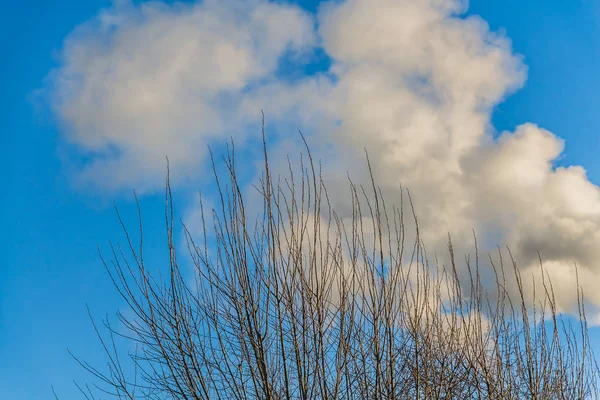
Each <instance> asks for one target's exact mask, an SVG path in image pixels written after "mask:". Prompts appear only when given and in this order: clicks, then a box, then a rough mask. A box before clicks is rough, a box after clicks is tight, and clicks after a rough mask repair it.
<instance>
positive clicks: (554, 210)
mask: <svg viewBox="0 0 600 400" xmlns="http://www.w3.org/2000/svg"><path fill="white" fill-rule="evenodd" d="M466 7H467V4H466V2H465V1H454V0H347V1H345V2H335V3H328V4H325V5H323V6H322V7H321V9H320V12H319V14H318V16H317V20H318V30H317V31H316V32H315V30H314V27H313V20H312V19H311V17H310V16H308V15H307V14H306V13H304V12H303V11H301V10H300V8H299V7H297V6H293V5H282V4H276V3H267V2H266V1H251V2H242V1H234V0H226V1H216V0H212V1H206V2H205V3H203V4H195V5H190V6H184V5H178V6H166V5H161V4H160V3H147V4H145V5H143V6H141V7H133V6H127V7H123V8H118V7H117V8H115V9H112V10H111V11H109V12H106V13H104V14H102V15H101V16H100V17H99V18H98V19H97V20H95V21H93V22H92V23H88V24H86V25H84V26H83V28H81V29H79V30H78V31H77V32H75V33H73V34H72V35H71V36H70V38H69V39H68V40H67V41H66V43H65V48H64V49H63V55H64V60H63V63H62V65H61V67H60V68H58V69H57V70H56V71H55V72H54V73H53V74H51V78H50V82H51V83H50V92H51V98H52V100H53V103H52V104H53V107H54V109H55V110H56V113H57V115H58V116H59V118H60V119H61V121H62V122H63V124H64V127H65V138H66V140H68V141H70V142H72V143H75V144H76V145H78V146H79V147H80V149H81V150H82V151H83V152H91V153H93V154H95V155H96V156H98V155H100V156H102V155H104V158H102V157H99V158H97V161H95V162H94V163H92V164H91V165H89V166H87V167H85V168H84V169H82V170H81V171H80V175H79V179H80V180H83V181H86V182H93V183H95V184H96V185H100V186H101V187H104V188H108V189H115V188H120V187H122V186H129V187H130V186H136V187H138V188H139V187H140V185H142V186H145V187H146V188H147V189H154V188H157V187H161V186H160V185H162V179H160V178H162V177H163V174H164V161H163V160H164V156H165V155H168V156H169V157H170V160H171V162H172V164H173V165H174V171H173V177H174V178H176V179H185V178H189V177H193V176H194V174H196V173H197V172H198V170H197V167H198V165H199V164H200V162H201V161H202V159H203V152H204V150H205V146H206V144H208V143H212V142H215V141H217V142H218V141H223V140H225V139H226V138H227V137H228V136H229V135H233V136H234V139H235V140H236V141H237V142H238V143H240V142H241V141H243V140H244V138H245V137H246V135H247V133H246V132H247V131H246V130H245V129H244V128H245V126H247V124H248V123H249V122H252V121H256V118H257V117H259V116H260V115H259V113H258V110H259V109H260V108H263V109H264V110H265V111H266V114H267V119H268V121H271V122H273V123H276V124H278V125H280V126H285V127H288V128H289V127H290V126H291V127H293V128H294V129H293V130H291V132H290V133H291V134H293V132H294V131H295V128H301V129H302V130H303V132H304V133H305V134H307V136H308V138H309V142H310V144H311V147H312V149H313V150H314V151H315V156H316V157H317V158H319V157H320V158H322V159H323V161H324V172H325V173H326V174H328V175H327V176H326V179H327V183H328V184H329V185H330V187H332V188H333V190H330V193H333V194H336V193H337V194H338V196H337V198H334V199H333V200H334V205H335V206H336V207H338V210H339V211H340V214H341V216H342V217H347V215H343V214H344V205H345V204H346V203H347V201H348V198H347V195H346V193H348V191H347V189H346V188H347V180H346V175H345V173H344V172H345V171H346V170H348V171H349V172H350V175H351V176H352V177H353V178H354V180H355V181H356V182H358V183H362V182H366V178H367V177H366V176H365V172H366V171H365V163H364V152H363V148H367V149H368V151H369V155H370V160H371V163H372V166H373V170H374V173H375V178H376V180H377V182H378V183H379V185H381V187H382V190H383V192H384V194H385V195H386V196H387V198H388V202H392V201H395V202H397V200H398V197H399V196H398V194H399V189H398V184H399V183H402V185H403V186H404V187H408V188H409V189H410V190H411V193H412V195H413V199H414V200H415V206H416V211H417V213H418V217H419V221H420V228H421V234H422V235H423V238H424V240H425V244H426V245H427V248H428V252H429V253H430V254H433V252H434V251H435V252H437V254H438V255H440V256H441V255H442V254H447V250H446V241H447V232H448V231H449V232H451V234H452V238H453V242H454V244H455V247H456V250H457V254H458V255H459V257H460V256H461V255H462V254H465V253H467V252H472V234H471V229H473V228H474V229H475V230H476V231H477V234H478V236H479V237H480V238H482V239H483V240H482V241H480V245H482V246H483V247H484V249H483V250H491V249H493V248H494V247H493V246H495V245H496V243H498V244H500V245H504V244H506V245H509V246H510V247H511V249H512V250H513V254H514V255H515V258H516V261H517V262H518V263H519V266H520V268H521V270H522V271H523V272H524V274H523V275H524V276H529V275H531V274H534V273H537V272H536V271H538V264H537V254H536V251H537V250H539V251H540V252H541V253H542V258H543V259H544V261H545V265H546V267H548V268H549V270H550V275H551V276H555V277H556V279H558V280H559V281H560V282H558V283H556V284H555V285H554V287H555V289H556V290H557V292H558V293H557V298H558V299H559V301H560V302H561V304H560V307H562V308H563V309H572V306H573V304H574V303H573V299H574V298H575V297H574V294H573V293H574V292H572V287H571V286H572V285H571V284H572V283H573V282H574V281H573V279H570V280H569V279H567V278H566V277H571V278H572V277H573V276H574V275H573V274H574V272H572V271H573V270H572V265H573V263H577V264H578V265H579V266H580V270H581V276H585V279H584V280H582V282H581V283H582V285H583V288H584V290H585V292H586V293H594V292H595V290H594V288H595V286H596V285H597V284H598V283H600V275H599V271H600V269H599V267H598V266H597V260H599V259H600V258H599V256H600V250H597V249H599V248H600V246H599V245H600V236H599V235H600V233H598V232H600V191H599V189H598V187H597V186H595V185H594V184H592V183H591V182H589V181H588V179H587V178H586V176H585V170H584V169H583V168H581V167H570V168H554V166H553V162H554V161H555V160H556V158H557V157H558V156H559V155H560V153H561V152H562V150H563V147H564V143H563V141H562V140H561V139H559V138H558V137H556V136H555V135H554V134H553V133H551V132H549V131H547V130H545V129H542V128H540V127H538V126H536V125H534V124H530V123H524V124H523V125H521V126H519V127H518V128H517V129H516V130H515V131H514V132H504V133H503V134H502V135H501V136H500V137H499V138H498V139H493V137H492V133H493V127H492V126H491V112H492V110H493V107H494V106H495V105H496V104H498V103H499V102H500V101H502V100H503V99H504V98H505V97H506V96H507V95H509V94H510V93H512V92H514V91H515V90H517V89H518V88H520V87H521V86H522V85H523V84H524V82H525V78H526V67H525V65H524V64H523V62H522V58H521V57H520V56H518V55H516V54H514V52H513V51H512V49H511V45H510V41H509V39H508V38H507V37H506V36H504V35H503V34H500V33H494V32H491V31H490V30H489V27H488V26H487V24H486V23H485V21H483V20H482V19H481V18H479V17H475V16H470V17H467V18H464V17H462V16H461V13H463V12H464V11H465V10H466ZM317 43H321V44H322V46H323V48H324V50H325V52H326V53H327V54H328V55H329V56H330V57H331V59H332V66H331V68H330V70H328V71H326V72H325V73H322V74H317V75H316V76H308V77H305V78H304V79H302V80H300V81H297V82H295V83H289V82H282V81H279V80H277V79H275V78H274V73H275V71H276V70H277V65H278V60H279V59H280V57H281V56H282V55H284V54H285V53H286V52H287V51H288V50H289V49H290V48H291V49H295V50H296V51H297V52H299V53H302V52H307V51H308V52H309V51H311V50H312V49H314V46H316V45H317ZM524 122H525V121H524ZM224 135H225V136H224ZM296 144H297V143H296V139H295V138H294V137H293V135H290V137H287V138H285V140H282V142H281V143H280V144H279V145H278V149H279V150H283V149H290V151H292V152H297V146H296ZM107 149H108V150H111V149H112V150H116V151H115V153H116V154H117V156H112V157H108V158H107V157H106V154H108V153H107ZM278 153H279V154H280V155H283V154H282V151H280V152H278ZM111 154H112V153H111ZM284 161H285V158H284V157H282V160H281V162H284ZM154 182H156V183H157V184H156V183H154ZM338 189H339V190H338ZM348 212H349V211H348ZM442 259H443V257H442ZM459 261H460V258H459ZM482 262H485V260H483V261H482ZM508 267H510V264H508ZM508 270H509V271H510V268H509V269H508ZM570 271H571V272H570ZM538 281H539V280H538ZM567 284H568V285H571V286H568V285H567ZM588 299H590V300H591V301H592V302H593V304H595V305H598V306H600V297H598V296H594V295H591V296H588Z"/></svg>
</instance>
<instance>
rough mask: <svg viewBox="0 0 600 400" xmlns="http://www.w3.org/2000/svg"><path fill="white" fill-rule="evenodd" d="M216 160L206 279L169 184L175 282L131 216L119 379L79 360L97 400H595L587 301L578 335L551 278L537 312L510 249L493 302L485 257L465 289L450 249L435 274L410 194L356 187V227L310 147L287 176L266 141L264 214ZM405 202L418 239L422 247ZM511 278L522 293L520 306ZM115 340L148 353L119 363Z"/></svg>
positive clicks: (122, 283) (204, 249)
mask: <svg viewBox="0 0 600 400" xmlns="http://www.w3.org/2000/svg"><path fill="white" fill-rule="evenodd" d="M263 126H264V124H263ZM263 144H265V140H264V128H263ZM211 159H212V160H213V168H214V171H215V184H216V189H217V191H218V194H219V201H220V203H219V204H218V207H216V208H215V209H213V210H211V214H209V213H207V212H206V211H207V210H205V209H204V205H203V203H202V200H201V201H200V206H201V209H202V221H203V235H201V236H202V237H201V238H200V239H197V238H193V237H192V234H191V233H190V232H189V231H188V229H187V228H186V227H185V226H184V230H185V238H186V239H187V245H188V249H189V252H190V255H191V256H192V259H193V263H194V266H195V268H194V274H193V279H186V278H184V274H182V271H181V269H180V264H179V262H178V260H177V255H176V251H175V244H174V239H173V232H174V214H173V204H172V194H171V190H170V185H169V180H168V179H167V182H166V207H165V209H166V230H167V233H168V248H169V259H170V266H169V276H168V277H165V278H163V277H158V278H157V277H155V275H153V274H151V272H150V271H149V270H148V269H147V266H146V260H145V258H144V245H143V241H142V239H141V238H142V236H141V233H142V222H141V221H142V220H141V212H140V211H139V205H138V213H139V217H140V220H139V221H140V226H139V229H140V240H139V243H134V241H133V239H132V238H131V237H130V235H129V233H128V231H127V229H126V228H125V224H124V223H123V221H122V220H121V217H120V216H119V221H121V223H122V225H123V229H124V231H125V234H126V238H127V243H128V249H127V251H123V250H122V249H121V248H119V247H113V248H112V256H113V257H112V261H111V262H110V263H109V262H107V261H106V260H105V259H104V258H103V262H104V264H105V266H106V267H107V271H108V273H109V274H110V277H111V279H112V281H113V283H114V285H115V287H116V289H117V290H118V291H119V293H120V295H121V296H122V298H123V299H124V301H125V302H126V304H127V307H128V311H129V313H128V314H127V315H125V314H123V313H118V314H117V315H118V320H119V322H120V325H121V328H119V329H115V328H113V326H111V325H110V324H109V323H108V322H105V323H104V328H105V329H101V327H98V326H97V325H96V324H94V328H95V329H96V332H97V333H98V338H99V339H100V343H101V345H102V346H103V347H104V349H105V351H106V355H107V361H108V367H107V369H103V370H100V369H97V368H95V367H93V366H91V365H89V364H88V363H86V362H84V361H82V360H81V359H79V358H76V360H78V361H79V362H80V363H81V365H82V366H83V367H84V368H85V369H87V370H88V371H89V372H91V374H92V375H93V376H94V377H95V381H94V384H93V385H92V386H86V387H80V390H81V392H82V393H83V395H84V396H85V397H86V398H88V399H92V398H96V397H94V396H98V393H100V394H103V395H106V394H109V395H110V396H114V397H116V398H124V399H544V400H546V399H588V398H596V397H597V395H598V388H597V386H596V383H597V381H598V375H599V374H598V371H599V370H598V367H597V365H596V362H595V360H594V357H593V354H592V351H591V348H590V345H589V339H588V334H587V325H586V318H585V310H584V306H583V304H584V299H583V294H582V292H581V290H578V292H577V293H578V304H579V308H578V309H579V324H571V323H568V322H566V321H565V319H563V318H561V317H560V316H559V315H558V313H557V308H556V301H555V298H554V294H553V290H552V285H551V282H550V281H549V279H546V278H544V281H543V282H541V286H540V287H542V288H543V293H542V294H541V295H539V294H538V295H537V296H534V301H533V302H531V301H529V300H526V299H527V298H528V297H527V296H526V294H525V293H524V291H525V290H524V289H523V285H522V278H521V275H520V272H519V269H518V268H517V266H516V263H515V261H514V260H513V257H512V255H511V256H510V263H509V266H508V267H507V266H505V263H504V262H503V261H502V252H501V251H500V249H498V252H499V255H500V264H499V265H498V264H497V263H494V262H493V261H492V259H491V258H490V264H491V265H490V267H489V268H490V270H491V271H492V272H493V273H494V276H495V282H492V286H493V289H494V290H492V291H488V290H485V289H484V283H485V282H482V278H481V274H480V266H479V259H478V254H477V247H475V248H476V257H475V262H474V263H472V262H470V260H469V259H467V261H466V266H465V268H463V270H464V271H467V272H468V279H467V284H466V285H465V279H464V276H463V277H459V271H458V267H457V266H456V264H455V262H454V253H453V248H452V244H451V241H450V237H449V240H448V249H449V252H450V256H451V260H452V262H451V263H450V265H448V266H443V267H439V266H437V267H436V268H433V267H432V266H431V265H430V263H429V261H428V260H427V257H426V252H425V249H424V246H423V244H422V242H421V240H420V238H419V234H418V223H417V218H416V216H415V212H414V208H413V206H412V199H411V198H410V193H409V192H408V191H405V190H403V189H401V190H400V192H401V199H400V204H399V205H393V206H390V205H389V204H387V203H386V201H385V200H384V198H383V196H382V194H381V191H380V190H379V188H378V187H377V185H376V182H375V181H374V180H373V179H371V185H370V187H361V186H358V185H355V184H354V183H353V182H352V181H350V180H349V184H348V188H349V196H348V202H349V203H350V204H351V206H352V218H341V217H340V216H339V215H338V214H337V213H336V211H335V209H333V207H332V206H331V202H330V200H329V196H328V193H327V190H326V187H325V185H324V183H323V179H322V177H321V171H320V168H319V167H318V165H316V164H315V163H314V162H313V159H312V157H311V154H310V151H309V149H308V146H307V148H306V152H305V155H304V158H303V159H302V161H301V166H300V168H297V169H295V168H293V167H292V166H291V163H290V168H289V171H288V173H287V176H286V177H284V178H281V177H279V176H278V177H277V178H275V177H274V176H273V172H272V168H270V166H269V158H268V154H267V149H266V145H265V147H264V165H263V166H264V171H263V174H262V178H261V179H260V183H259V184H258V185H257V186H256V187H255V189H256V190H257V191H259V192H260V198H261V199H262V201H263V203H262V211H261V212H260V213H259V215H258V217H253V216H252V215H250V214H249V211H248V207H247V204H246V203H245V196H244V195H243V192H242V189H241V188H240V183H239V182H238V177H237V175H236V165H235V154H234V148H233V146H231V147H230V148H229V151H228V153H227V155H226V156H225V157H224V158H223V159H224V162H225V166H226V168H227V176H226V177H225V178H223V177H222V176H221V177H220V176H219V174H218V173H217V167H216V165H215V159H214V158H212V154H211ZM366 167H368V168H369V169H370V166H369V164H368V163H367V164H366ZM371 177H372V174H371ZM405 192H406V193H407V195H408V200H409V203H410V212H411V215H410V217H411V219H414V222H415V224H416V227H417V230H416V232H417V236H416V240H415V243H414V245H413V246H412V247H411V248H409V247H407V246H405V236H406V234H405V210H404V207H403V204H402V203H403V202H404V199H403V198H402V197H403V196H402V195H403V194H404V193H405ZM117 215H118V211H117ZM209 216H210V217H211V218H210V219H211V220H212V223H211V224H209V223H207V220H208V219H209V218H208V217H209ZM205 217H206V218H205ZM136 242H137V241H136ZM475 246H476V242H475ZM409 254H410V262H404V261H403V260H405V259H407V258H408V255H409ZM509 254H510V251H509ZM540 268H542V271H543V266H542V263H541V259H540ZM510 275H513V276H514V279H516V282H517V284H518V293H519V294H520V295H519V296H516V297H515V296H510V295H509V294H508V293H509V292H508V290H507V287H506V286H507V283H506V282H507V276H510ZM490 293H494V294H493V295H490ZM116 340H125V342H126V343H128V344H130V345H131V346H130V348H133V347H135V348H136V351H132V352H130V353H129V354H125V355H123V354H120V352H119V351H117V347H118V346H117V345H116V344H115V341H116Z"/></svg>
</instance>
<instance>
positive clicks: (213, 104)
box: [49, 0, 315, 190]
mask: <svg viewBox="0 0 600 400" xmlns="http://www.w3.org/2000/svg"><path fill="white" fill-rule="evenodd" d="M314 40H315V36H314V32H313V21H312V19H311V17H310V16H309V15H307V14H306V13H303V12H302V11H301V10H299V9H298V8H297V7H292V6H288V5H278V4H273V3H268V2H266V1H241V0H225V1H217V0H208V1H205V2H203V3H202V4H193V5H184V4H177V5H175V6H167V5H165V4H162V3H158V2H149V3H144V4H142V5H141V6H139V7H134V6H132V5H129V4H122V5H120V6H116V7H115V8H113V9H110V10H108V11H105V12H103V13H101V14H100V15H99V17H98V18H96V19H95V20H93V21H90V22H88V23H86V24H84V25H83V26H81V27H79V28H78V29H77V30H76V31H75V32H73V33H72V34H71V35H70V36H69V37H68V38H67V40H66V41H65V45H64V49H63V51H62V65H61V66H60V68H58V69H57V70H55V71H54V72H52V73H51V74H50V76H49V88H50V97H51V100H52V106H53V109H54V110H55V112H56V114H57V116H58V118H59V119H60V121H61V123H62V124H63V127H64V131H65V138H66V140H67V141H69V142H71V143H73V144H75V145H77V146H78V147H79V149H80V150H81V151H82V152H86V153H91V154H92V155H93V156H94V158H95V161H93V162H92V163H91V164H89V165H87V166H86V167H85V168H83V169H82V170H80V171H79V176H78V179H79V181H80V182H82V183H94V184H96V185H100V186H101V187H103V188H104V189H117V188H120V187H123V186H125V187H132V186H136V187H138V188H139V189H140V190H143V189H156V188H158V187H160V185H162V183H161V181H162V179H156V178H158V177H160V176H162V175H164V168H165V156H169V158H170V160H171V164H172V167H173V170H174V174H173V177H174V179H180V180H181V179H183V178H186V177H188V176H189V175H190V174H193V173H195V172H197V171H196V169H197V167H198V165H199V164H200V161H201V160H202V159H203V154H204V152H205V151H206V144H207V142H208V141H209V140H211V139H214V138H215V137H219V136H220V135H226V136H225V137H228V136H229V135H230V134H231V133H232V131H236V130H238V129H239V128H240V127H241V126H243V125H244V124H245V123H246V122H247V120H248V119H253V120H254V119H256V118H257V117H258V116H259V113H258V112H257V111H259V109H260V108H259V109H255V110H253V112H252V113H251V115H245V114H243V113H241V112H240V111H241V110H239V109H238V105H239V103H240V102H241V101H242V100H243V98H244V96H247V95H249V93H247V92H248V90H249V88H250V87H251V86H252V85H259V84H260V81H261V80H265V79H269V78H271V75H272V74H273V72H274V71H275V70H276V69H277V66H278V60H279V58H280V57H281V56H282V55H284V53H286V52H288V51H290V52H292V53H295V54H297V55H299V54H301V53H302V52H303V51H304V50H306V49H308V47H307V46H310V45H312V44H313V42H314ZM250 92H251V90H250ZM140 186H141V187H140Z"/></svg>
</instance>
